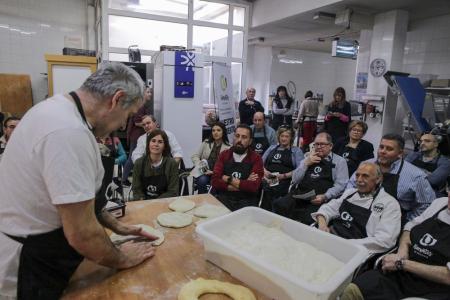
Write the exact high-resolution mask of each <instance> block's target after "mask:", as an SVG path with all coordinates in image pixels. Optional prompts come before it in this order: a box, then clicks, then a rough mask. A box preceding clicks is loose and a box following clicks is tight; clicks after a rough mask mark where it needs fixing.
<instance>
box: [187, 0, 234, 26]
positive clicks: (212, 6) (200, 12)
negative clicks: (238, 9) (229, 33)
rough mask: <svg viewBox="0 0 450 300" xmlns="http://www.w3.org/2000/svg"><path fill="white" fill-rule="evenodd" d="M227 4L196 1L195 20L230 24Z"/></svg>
mask: <svg viewBox="0 0 450 300" xmlns="http://www.w3.org/2000/svg"><path fill="white" fill-rule="evenodd" d="M228 11H229V6H228V5H227V4H220V3H213V2H207V1H202V0H194V20H198V21H208V22H212V23H220V24H228Z"/></svg>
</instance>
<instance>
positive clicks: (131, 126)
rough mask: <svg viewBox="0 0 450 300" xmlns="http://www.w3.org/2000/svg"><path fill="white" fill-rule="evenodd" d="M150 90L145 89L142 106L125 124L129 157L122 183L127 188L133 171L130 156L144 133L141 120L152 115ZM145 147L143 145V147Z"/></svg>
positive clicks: (151, 94)
mask: <svg viewBox="0 0 450 300" xmlns="http://www.w3.org/2000/svg"><path fill="white" fill-rule="evenodd" d="M152 96H153V93H152V89H151V88H149V87H147V88H146V89H145V92H144V105H142V106H141V107H140V108H139V110H138V111H137V112H136V113H135V114H134V115H133V116H131V117H129V119H128V123H127V144H128V147H129V156H128V159H127V161H126V163H125V165H124V167H123V174H122V182H123V184H124V185H127V186H129V185H130V184H131V183H130V182H129V181H128V176H129V175H130V172H131V170H132V169H133V162H134V161H133V160H132V159H131V154H132V153H133V151H134V149H136V145H137V140H138V138H139V137H140V136H141V135H143V134H144V133H145V131H144V128H143V125H142V118H143V117H144V116H146V115H150V114H152V101H151V100H152ZM144 146H145V145H144Z"/></svg>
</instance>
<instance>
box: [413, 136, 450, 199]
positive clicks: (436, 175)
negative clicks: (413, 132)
mask: <svg viewBox="0 0 450 300" xmlns="http://www.w3.org/2000/svg"><path fill="white" fill-rule="evenodd" d="M440 138H441V137H440V136H437V135H433V134H424V135H422V137H421V138H420V148H419V149H420V151H419V152H411V153H409V154H408V156H406V158H405V160H406V161H409V162H410V163H412V164H413V165H415V166H416V167H418V168H420V169H422V170H423V171H424V172H425V173H426V174H427V179H428V182H430V184H431V187H432V188H433V189H434V191H435V192H436V197H440V196H443V195H445V181H446V180H447V177H448V176H450V160H449V159H448V158H447V157H445V156H442V155H441V154H440V153H439V150H438V146H439V140H440Z"/></svg>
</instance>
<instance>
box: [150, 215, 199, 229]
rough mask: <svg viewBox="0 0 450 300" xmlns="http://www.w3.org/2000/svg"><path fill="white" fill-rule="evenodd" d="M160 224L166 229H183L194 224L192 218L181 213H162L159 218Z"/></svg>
mask: <svg viewBox="0 0 450 300" xmlns="http://www.w3.org/2000/svg"><path fill="white" fill-rule="evenodd" d="M157 220H158V223H159V224H160V225H161V226H164V227H172V228H181V227H185V226H188V225H191V223H192V216H191V215H188V214H183V213H179V212H169V213H162V214H160V215H159V216H158V218H157Z"/></svg>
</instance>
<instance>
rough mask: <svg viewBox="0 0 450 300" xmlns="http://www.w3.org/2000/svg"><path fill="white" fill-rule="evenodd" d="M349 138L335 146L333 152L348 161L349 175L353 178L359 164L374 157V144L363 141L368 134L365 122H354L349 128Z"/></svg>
mask: <svg viewBox="0 0 450 300" xmlns="http://www.w3.org/2000/svg"><path fill="white" fill-rule="evenodd" d="M348 131H349V132H348V136H347V137H344V138H340V139H338V140H337V142H336V143H335V144H334V146H333V152H334V153H336V154H338V155H340V156H342V157H343V158H345V160H346V161H347V167H348V174H349V176H351V175H352V174H353V173H354V172H355V171H356V169H357V168H358V166H359V163H360V162H362V161H365V160H368V159H371V158H374V155H373V145H372V143H370V142H368V141H366V140H363V136H364V135H365V134H366V132H367V124H366V123H364V122H363V121H359V120H358V121H352V122H351V123H350V125H349V126H348Z"/></svg>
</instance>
